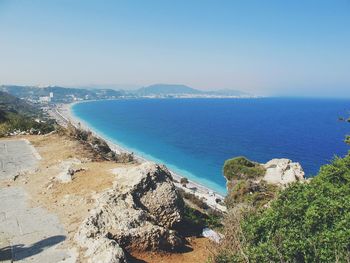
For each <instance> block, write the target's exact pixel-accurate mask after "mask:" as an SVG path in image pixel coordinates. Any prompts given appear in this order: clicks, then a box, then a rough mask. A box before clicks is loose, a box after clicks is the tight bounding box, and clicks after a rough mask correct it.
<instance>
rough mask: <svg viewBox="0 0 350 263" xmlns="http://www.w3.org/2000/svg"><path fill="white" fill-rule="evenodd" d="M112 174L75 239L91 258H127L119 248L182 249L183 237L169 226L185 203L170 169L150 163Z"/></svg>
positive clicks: (176, 220)
mask: <svg viewBox="0 0 350 263" xmlns="http://www.w3.org/2000/svg"><path fill="white" fill-rule="evenodd" d="M114 172H115V173H116V174H117V175H118V176H117V180H116V181H115V183H114V186H113V188H112V189H110V190H108V191H106V192H104V193H102V194H101V195H100V196H99V197H98V198H97V203H98V204H97V206H96V208H95V209H93V210H92V211H91V212H90V215H89V217H88V218H87V219H86V220H85V221H84V222H83V224H82V225H81V227H80V228H79V231H78V233H77V235H76V240H77V242H78V243H79V244H80V245H81V246H82V247H86V248H88V250H87V253H86V256H88V257H89V258H90V259H91V262H96V261H94V260H96V258H101V257H102V258H104V259H105V261H103V262H113V263H114V262H126V259H125V255H124V253H121V251H122V250H121V248H123V249H137V250H167V251H169V250H176V249H178V248H180V247H182V246H183V245H184V240H183V239H182V238H181V237H179V236H178V235H177V233H176V231H175V230H172V227H174V226H175V224H176V223H178V222H180V221H181V220H182V216H183V206H184V204H183V200H182V198H181V197H180V196H179V194H178V192H177V191H176V189H175V186H174V184H173V183H172V178H171V174H170V172H169V171H168V170H167V169H166V168H165V167H164V166H160V165H156V164H154V163H150V162H146V163H143V164H141V165H139V166H135V167H133V168H126V169H120V168H119V169H116V170H115V171H114ZM116 257H118V258H117V259H116ZM93 259H94V260H93ZM112 259H113V260H114V261H113V260H112ZM116 260H119V261H116Z"/></svg>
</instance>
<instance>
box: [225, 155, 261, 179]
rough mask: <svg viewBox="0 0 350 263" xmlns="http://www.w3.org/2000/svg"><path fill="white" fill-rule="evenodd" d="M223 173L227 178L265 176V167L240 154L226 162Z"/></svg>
mask: <svg viewBox="0 0 350 263" xmlns="http://www.w3.org/2000/svg"><path fill="white" fill-rule="evenodd" d="M223 173H224V175H225V177H226V179H227V180H240V179H247V178H256V177H259V176H263V175H264V173H265V169H264V167H262V166H261V165H260V164H258V163H254V162H252V161H249V160H248V159H246V158H245V157H242V156H240V157H236V158H233V159H230V160H227V161H226V162H225V164H224V169H223Z"/></svg>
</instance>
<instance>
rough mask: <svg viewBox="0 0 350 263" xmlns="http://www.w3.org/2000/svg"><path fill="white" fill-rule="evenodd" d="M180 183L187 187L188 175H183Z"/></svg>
mask: <svg viewBox="0 0 350 263" xmlns="http://www.w3.org/2000/svg"><path fill="white" fill-rule="evenodd" d="M180 184H182V186H183V187H186V185H187V184H188V179H187V178H186V177H182V178H181V180H180Z"/></svg>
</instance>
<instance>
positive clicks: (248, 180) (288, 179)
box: [224, 157, 305, 207]
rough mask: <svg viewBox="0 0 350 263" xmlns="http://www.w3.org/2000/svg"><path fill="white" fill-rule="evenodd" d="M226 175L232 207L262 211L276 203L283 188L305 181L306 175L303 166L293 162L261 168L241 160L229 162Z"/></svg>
mask: <svg viewBox="0 0 350 263" xmlns="http://www.w3.org/2000/svg"><path fill="white" fill-rule="evenodd" d="M224 175H225V177H226V180H227V188H228V195H227V197H226V204H227V206H228V207H235V206H237V205H251V206H253V207H260V206H264V205H266V204H268V203H269V201H270V200H272V199H274V198H275V194H276V193H277V192H278V190H279V189H280V188H284V187H286V186H287V185H288V184H290V183H293V182H296V181H304V175H305V173H304V171H303V169H302V167H301V165H300V164H299V163H295V162H292V161H291V160H289V159H272V160H271V161H269V162H267V163H266V164H259V163H256V162H252V161H250V160H248V159H246V158H244V157H237V158H233V159H230V160H227V161H226V162H225V165H224Z"/></svg>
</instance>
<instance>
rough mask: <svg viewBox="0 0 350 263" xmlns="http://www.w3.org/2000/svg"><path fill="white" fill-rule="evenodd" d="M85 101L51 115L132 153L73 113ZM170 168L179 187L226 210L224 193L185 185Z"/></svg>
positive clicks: (194, 184) (59, 107)
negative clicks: (222, 202)
mask: <svg viewBox="0 0 350 263" xmlns="http://www.w3.org/2000/svg"><path fill="white" fill-rule="evenodd" d="M84 102H85V101H82V102H73V103H70V104H60V105H57V106H56V107H55V108H51V116H52V117H53V118H55V119H56V120H57V121H58V122H59V123H60V124H61V125H64V124H67V123H68V122H70V123H72V124H73V125H74V126H75V127H79V128H82V129H84V130H87V131H90V132H92V133H93V134H94V136H96V137H98V138H101V139H103V140H105V141H106V143H107V144H108V146H109V147H110V148H111V149H112V150H113V151H115V152H116V153H131V151H129V150H128V149H126V148H124V147H122V146H120V145H118V144H117V143H115V142H113V141H111V140H110V139H108V138H106V136H103V135H102V134H101V133H100V132H98V131H96V130H94V129H93V128H92V127H90V125H89V124H88V123H86V122H85V121H84V120H82V119H80V118H78V117H77V116H75V115H74V114H73V113H72V109H71V107H72V106H73V105H75V104H77V103H84ZM133 155H134V158H135V159H136V160H137V161H138V162H139V163H142V162H147V161H151V162H154V161H152V160H148V159H146V158H144V157H142V156H140V155H138V154H134V153H133ZM168 170H169V171H170V173H171V175H172V176H173V179H174V184H175V186H176V187H177V188H180V189H182V190H184V191H185V192H187V193H191V194H194V195H195V196H197V197H198V198H200V199H203V201H204V202H205V203H206V204H207V205H208V206H209V207H211V208H213V209H216V210H220V211H223V212H225V211H226V207H225V206H223V205H220V204H218V203H217V202H216V199H220V200H221V201H223V200H224V196H223V195H222V194H220V193H218V192H217V191H215V190H213V189H211V188H209V187H207V186H204V185H202V184H200V183H197V182H194V181H192V180H188V184H187V185H186V187H184V186H182V185H181V184H180V180H181V178H183V177H184V176H181V175H180V174H178V173H175V172H174V171H172V170H171V169H169V168H168Z"/></svg>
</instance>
